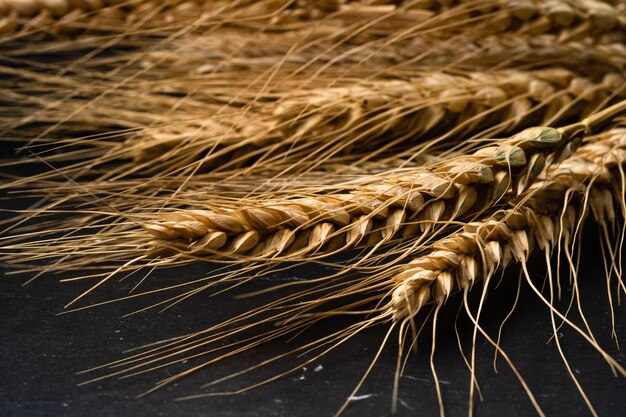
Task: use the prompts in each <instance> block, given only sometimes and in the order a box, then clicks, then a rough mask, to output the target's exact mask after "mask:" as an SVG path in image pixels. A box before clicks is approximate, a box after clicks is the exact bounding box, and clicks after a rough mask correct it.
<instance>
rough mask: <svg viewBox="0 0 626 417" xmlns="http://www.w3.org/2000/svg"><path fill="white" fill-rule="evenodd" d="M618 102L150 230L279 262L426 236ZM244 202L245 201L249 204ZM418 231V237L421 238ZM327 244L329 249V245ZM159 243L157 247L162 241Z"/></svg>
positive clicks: (165, 220)
mask: <svg viewBox="0 0 626 417" xmlns="http://www.w3.org/2000/svg"><path fill="white" fill-rule="evenodd" d="M624 103H626V102H621V103H619V104H617V105H615V106H613V107H611V108H609V109H607V110H605V111H603V112H602V113H598V114H597V115H595V116H591V118H590V119H588V120H587V121H584V122H582V124H574V125H569V126H567V127H564V128H560V129H554V128H531V129H528V130H525V131H522V132H521V133H519V134H517V135H514V136H513V137H511V138H510V139H508V140H504V141H502V142H500V143H498V144H497V145H496V146H493V147H484V148H481V149H479V150H478V151H476V152H475V153H474V154H472V155H467V156H465V155H463V156H459V157H457V158H453V159H450V160H449V161H446V162H443V163H441V164H436V165H434V166H433V167H428V166H427V167H424V168H417V169H415V170H412V171H408V172H404V173H403V175H402V176H397V177H392V178H388V179H385V178H384V177H383V178H380V177H379V178H377V180H378V182H373V183H370V184H365V185H363V186H362V187H360V188H359V189H358V190H355V191H353V192H351V193H347V194H335V195H333V194H330V195H327V196H324V197H319V198H304V199H300V200H298V199H293V200H286V201H263V202H262V203H261V205H259V206H257V207H250V208H240V209H219V208H216V209H215V210H213V211H210V210H188V211H179V212H174V213H163V214H160V215H159V217H160V218H161V219H162V221H161V222H160V223H153V224H146V225H145V226H144V227H145V228H146V230H147V231H149V232H150V233H151V234H153V235H154V236H155V237H156V238H158V239H159V240H160V241H161V242H162V244H164V246H165V247H166V248H169V249H176V250H177V251H179V252H181V253H186V252H187V253H190V254H192V255H195V256H197V255H199V254H201V253H203V252H208V253H209V254H211V253H216V252H218V253H219V250H220V248H223V247H224V248H228V249H226V253H229V252H231V253H232V252H234V253H248V252H250V253H251V255H252V256H262V257H273V258H282V256H281V255H282V254H285V256H286V257H289V258H291V257H293V256H296V255H303V254H306V255H307V256H310V254H311V253H312V252H313V253H318V254H319V253H323V252H330V253H334V252H335V251H337V250H338V248H341V249H342V250H343V249H346V248H349V247H352V246H355V245H358V244H366V245H380V244H382V243H385V242H388V241H389V240H391V239H392V238H393V237H394V236H396V235H400V234H401V235H403V236H405V237H408V236H416V235H417V236H420V235H422V236H425V235H426V236H427V235H428V233H432V230H431V227H432V225H433V224H436V223H438V222H442V223H443V222H449V221H452V220H455V219H458V218H461V217H462V216H469V215H472V214H478V213H480V212H481V211H482V210H484V209H485V208H489V207H491V206H492V205H493V204H494V203H495V202H497V201H498V200H499V199H501V198H502V197H503V196H504V194H505V193H506V192H507V191H508V190H509V189H512V191H513V192H514V193H515V194H519V193H520V192H522V191H523V190H524V189H525V188H526V187H528V186H529V185H530V184H532V182H533V181H534V179H535V178H536V177H537V175H539V173H540V172H541V171H542V170H543V168H544V166H545V164H546V161H547V159H551V158H555V159H557V160H558V159H560V158H561V155H560V154H561V153H562V152H563V151H564V149H565V147H568V150H567V151H566V153H568V152H571V148H570V147H569V146H568V145H572V146H575V145H574V143H575V142H572V141H573V140H574V139H575V138H576V139H579V138H580V134H581V131H586V132H588V133H589V132H590V131H591V130H590V129H589V128H590V127H591V126H594V125H596V123H598V122H600V121H606V119H607V117H608V118H610V117H612V116H614V115H616V114H618V113H619V112H623V111H624V110H625V109H626V107H625V105H624ZM244 204H245V202H244ZM420 232H421V233H420ZM325 244H329V247H328V248H326V250H324V249H323V248H324V245H325ZM157 245H158V243H157Z"/></svg>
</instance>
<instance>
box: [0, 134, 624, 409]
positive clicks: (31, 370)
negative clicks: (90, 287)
mask: <svg viewBox="0 0 626 417" xmlns="http://www.w3.org/2000/svg"><path fill="white" fill-rule="evenodd" d="M3 151H4V152H3V153H5V156H6V154H7V153H8V152H9V151H10V149H9V146H8V145H4V147H3ZM22 173H23V174H24V173H25V174H27V173H28V170H26V171H23V172H22ZM0 204H2V207H3V208H5V209H15V208H20V207H24V205H23V203H21V202H20V201H18V200H15V199H3V200H0ZM4 215H5V216H6V215H8V214H7V213H4ZM601 256H602V255H601V252H600V249H599V244H598V235H597V233H596V229H595V227H594V225H592V224H589V225H588V226H587V232H586V234H585V235H584V244H583V246H582V257H581V266H580V271H579V285H580V290H581V294H582V300H581V301H582V305H583V310H584V312H585V315H586V317H587V319H588V321H589V324H590V326H591V328H592V330H593V331H594V335H595V336H596V338H597V340H598V342H599V343H600V344H601V346H603V347H604V348H605V349H606V350H607V352H608V353H609V354H611V355H613V356H614V357H615V358H616V359H617V360H618V361H619V362H620V363H621V364H622V365H624V366H626V355H625V354H624V351H623V350H621V351H620V350H619V349H618V348H617V347H616V343H615V341H614V340H611V316H610V308H609V304H608V297H607V288H606V279H605V274H604V266H603V263H602V258H601ZM532 264H533V265H532V266H531V271H532V274H533V278H534V279H535V282H536V283H538V284H539V285H540V284H541V282H542V279H543V275H544V271H545V266H544V265H542V261H541V259H539V260H535V261H534V262H533V263H532ZM210 270H211V266H210V265H193V266H190V267H185V268H179V269H176V270H167V271H158V272H157V273H155V274H154V276H153V277H152V278H151V281H152V283H153V285H159V284H163V283H168V282H169V283H172V282H177V281H179V280H181V279H187V278H191V277H199V276H203V275H206V274H208V273H210ZM1 271H2V272H3V277H2V279H0V287H1V288H0V320H1V323H2V325H1V326H0V352H1V360H0V416H16V417H18V416H19V417H30V416H59V417H62V416H68V417H69V416H90V417H99V416H170V417H176V416H332V415H333V414H334V413H335V412H336V411H337V410H338V409H339V407H340V406H341V405H342V403H343V401H344V400H345V399H346V398H347V396H348V395H349V394H350V392H351V391H352V389H353V388H354V386H355V385H356V383H357V382H358V380H359V379H360V377H361V376H362V374H363V372H364V371H365V370H366V368H367V366H368V365H369V363H370V361H371V360H372V358H373V356H374V354H375V352H376V350H377V349H378V347H379V346H380V343H381V341H382V338H383V337H384V335H385V333H386V330H387V329H386V327H385V326H378V327H376V328H373V329H370V330H369V331H366V332H364V333H362V334H360V335H358V336H356V337H354V338H353V339H351V340H350V341H349V342H347V343H345V344H344V345H342V346H341V347H340V348H338V349H336V350H334V351H332V352H331V353H329V354H328V355H326V356H325V357H322V358H320V359H319V360H316V361H314V362H313V363H312V364H310V365H308V366H307V367H306V369H300V370H298V371H297V372H294V373H292V374H290V375H289V376H286V377H283V378H281V379H280V380H278V381H274V382H271V383H270V384H268V385H265V386H263V387H261V388H258V389H255V390H253V391H250V392H247V393H245V394H240V395H234V396H222V397H205V398H201V399H195V400H188V401H182V402H181V401H174V400H175V399H176V398H178V397H182V396H186V395H191V394H197V393H201V392H205V391H203V390H202V389H201V388H200V385H202V384H204V383H206V382H209V381H211V380H213V379H215V378H218V377H220V376H223V375H226V374H228V373H229V372H233V371H235V370H238V369H243V368H244V367H246V366H249V365H252V364H254V363H257V362H258V361H259V360H260V359H259V358H266V357H268V355H270V356H271V355H274V354H279V353H281V352H285V351H286V350H287V349H289V347H290V346H294V344H297V343H299V341H302V340H314V338H315V337H320V336H323V335H324V334H326V332H327V331H328V329H330V328H338V327H340V326H345V325H347V324H349V323H350V321H347V320H344V319H330V320H327V321H326V322H324V323H321V324H320V325H319V326H316V327H313V328H311V329H309V330H308V331H307V332H306V333H305V334H303V335H302V336H301V337H300V338H299V339H297V340H296V341H293V342H288V341H287V340H279V341H276V342H273V343H269V344H267V345H265V346H262V347H259V348H258V349H255V350H252V351H250V352H248V353H246V354H243V355H241V356H240V357H237V358H236V359H233V360H230V361H226V362H224V363H219V364H216V365H215V366H211V367H209V368H206V369H204V370H202V371H200V372H198V373H195V374H193V375H191V376H190V377H188V378H185V379H183V380H181V381H180V382H178V383H176V384H173V385H171V386H168V387H167V388H165V389H163V390H161V391H157V392H156V393H154V394H152V395H150V396H147V397H143V398H141V399H137V398H135V396H136V395H137V394H139V393H141V392H142V391H143V390H145V389H148V388H150V387H151V386H152V384H154V383H155V382H156V381H158V380H159V379H161V378H163V377H164V376H167V375H169V374H171V372H172V371H171V370H166V371H164V372H156V373H149V374H145V375H141V376H138V377H134V378H131V379H126V380H115V379H113V380H106V381H103V382H99V383H93V384H89V385H85V386H77V384H78V383H80V382H82V381H85V380H86V379H87V378H86V376H85V375H77V372H79V371H82V370H85V369H88V368H92V367H95V366H98V365H102V364H104V363H107V362H110V361H113V360H116V359H119V358H121V357H122V352H123V351H125V350H127V349H132V348H135V347H138V346H141V345H144V344H147V343H151V342H155V341H158V340H161V339H167V338H170V337H174V336H177V335H181V334H184V333H187V332H190V331H195V330H201V329H203V328H205V327H206V326H208V325H210V324H211V323H215V322H216V321H219V320H220V319H222V318H227V317H230V316H232V315H234V314H239V313H242V312H243V311H245V309H246V307H247V305H248V304H247V303H248V302H246V301H233V298H232V296H233V294H234V293H225V294H222V295H220V296H217V297H208V294H203V295H200V296H197V297H194V298H192V299H189V300H188V301H187V302H185V303H182V304H180V305H177V306H176V307H174V308H172V309H170V310H167V311H166V312H164V313H158V312H154V311H152V312H147V313H143V314H138V315H134V316H130V317H127V318H122V316H123V315H124V314H126V313H129V312H132V311H134V310H135V309H137V308H139V307H140V305H139V304H138V303H135V302H126V303H117V304H112V305H108V306H105V307H102V308H97V309H91V310H85V311H81V312H77V313H72V314H66V315H57V313H59V312H61V311H62V310H63V305H64V304H65V303H67V302H68V301H69V300H71V299H72V298H73V297H75V296H76V295H78V294H80V293H81V292H82V290H83V289H85V285H84V284H78V285H76V284H60V283H59V282H58V279H59V277H57V276H43V277H41V278H40V279H38V280H36V281H34V282H33V283H31V284H29V285H26V286H22V284H23V283H24V281H25V280H26V279H27V278H28V276H24V275H17V276H16V275H10V276H9V275H4V272H7V271H8V269H6V268H3V269H1ZM324 273H327V271H326V270H324V269H322V268H318V267H315V266H311V267H308V268H306V270H300V271H298V270H296V271H292V272H290V273H284V274H282V275H281V274H277V275H276V276H275V277H273V278H270V279H262V280H259V281H258V282H252V283H250V284H249V285H247V286H246V287H243V288H242V289H241V291H242V292H246V291H248V290H254V289H256V288H262V287H267V286H268V285H272V284H273V283H275V282H279V281H282V280H284V279H291V278H293V277H295V276H298V277H302V276H304V277H306V276H320V275H323V274H324ZM517 282H518V271H517V270H516V269H515V268H512V269H511V270H509V271H508V272H507V273H506V274H505V276H504V280H503V281H502V283H501V285H499V286H498V287H497V288H492V289H491V290H490V292H489V297H488V302H487V304H486V306H485V308H484V311H483V313H482V316H481V323H482V325H483V326H484V328H485V329H486V330H487V331H488V332H489V334H490V335H492V337H495V336H496V335H497V332H498V328H499V326H500V324H501V322H502V320H503V318H504V317H505V316H506V315H507V313H508V312H509V310H510V309H511V306H512V303H513V300H514V298H515V293H516V290H517ZM131 284H132V283H120V284H119V286H120V288H113V287H108V288H104V289H103V290H102V291H100V292H99V294H98V296H99V297H101V298H102V299H107V298H112V297H114V296H119V295H120V294H121V292H123V291H124V290H125V289H129V288H130V286H131ZM147 285H151V284H150V283H148V284H147ZM612 291H613V292H615V280H614V279H613V281H612ZM475 293H478V291H475ZM476 295H477V294H474V298H476ZM570 295H571V290H570V289H569V288H568V287H567V286H566V291H565V292H564V302H563V303H562V304H561V305H560V307H561V309H562V310H563V309H564V308H565V307H566V301H568V300H569V298H570ZM622 295H623V294H622ZM459 298H460V297H458V296H456V297H453V298H452V299H451V300H449V302H448V304H447V305H446V308H445V310H444V312H443V313H442V317H440V322H439V326H438V328H439V332H438V337H437V352H436V356H435V363H436V367H437V372H438V375H439V378H440V380H441V388H442V393H443V398H444V405H445V408H446V410H445V411H446V415H448V416H459V415H467V410H468V392H469V382H470V374H469V371H468V369H467V367H466V366H465V364H464V362H463V359H462V357H461V355H460V354H459V348H458V345H457V338H456V335H455V332H454V326H455V317H456V313H457V311H458V309H459V306H460V299H459ZM262 301H263V299H262V298H261V299H258V300H253V301H250V303H260V302H262ZM614 301H616V297H614ZM473 305H474V308H475V307H476V305H477V303H476V299H474V301H473ZM572 318H573V319H576V314H575V313H573V314H572ZM615 318H616V326H615V331H616V333H617V335H618V338H619V340H620V341H621V342H624V340H626V328H625V324H626V306H624V304H623V303H622V305H621V306H616V308H615ZM575 321H576V322H578V323H580V320H579V319H576V320H575ZM458 327H459V333H460V335H461V341H462V344H463V346H464V348H465V351H466V353H467V354H469V348H470V346H471V337H472V325H471V323H470V322H469V321H468V320H467V319H463V318H461V319H459V322H458ZM551 334H552V328H551V324H550V315H549V312H548V309H547V308H546V307H545V306H544V305H543V304H542V303H541V301H540V300H539V299H538V298H537V297H536V296H535V295H534V294H532V293H531V291H530V290H529V289H528V288H526V287H525V286H523V287H522V293H521V295H520V300H519V303H518V306H517V308H516V309H515V311H514V313H513V314H512V315H511V317H510V318H509V319H508V321H507V323H506V325H505V326H504V331H503V335H502V336H503V337H502V343H501V346H502V348H503V349H504V350H505V351H506V352H507V354H508V355H509V356H510V358H511V359H512V361H513V363H514V364H515V366H516V367H517V369H518V370H519V371H520V373H521V374H522V375H523V377H524V378H525V380H526V382H527V383H528V385H529V386H530V388H531V390H532V391H533V393H534V395H535V397H536V398H537V400H538V402H539V404H540V405H541V407H542V408H543V410H544V411H545V413H546V414H547V415H549V416H565V415H569V416H577V415H590V413H589V411H588V410H587V409H586V406H585V403H584V401H583V400H582V398H581V396H580V395H579V393H578V391H577V390H576V387H575V385H574V383H573V382H572V380H571V379H570V378H569V376H568V374H567V371H566V368H565V366H564V365H563V362H562V360H561V358H560V356H559V354H558V351H557V349H556V346H555V343H554V342H553V341H552V342H550V343H548V340H549V339H550V336H551ZM430 335H431V328H430V327H426V328H425V329H424V332H423V336H424V337H422V339H421V342H420V343H419V344H418V352H417V355H413V356H412V358H411V360H410V361H409V365H408V366H407V368H406V371H405V373H404V376H403V377H402V378H401V379H400V390H399V403H398V415H400V416H431V415H432V416H435V415H438V403H437V397H436V393H435V387H434V384H433V377H432V374H431V371H430V365H429V361H428V357H429V354H430V341H431V337H430ZM559 336H560V340H561V342H562V344H563V348H564V350H565V353H566V355H567V358H568V360H569V361H570V364H571V366H572V369H573V371H574V372H575V374H576V375H577V377H578V378H579V380H580V382H581V384H582V386H583V387H584V389H585V391H586V392H587V394H588V396H589V399H590V400H591V402H592V403H593V405H594V406H595V408H596V410H597V411H598V413H599V414H600V415H604V416H620V415H626V379H624V378H623V377H617V378H616V377H614V376H613V375H612V373H611V371H610V369H609V367H608V365H607V364H606V363H605V362H604V361H603V359H602V357H601V356H600V355H599V354H598V353H597V352H596V351H595V350H594V349H593V348H592V347H591V346H589V344H588V343H587V342H586V341H585V340H583V338H582V337H580V336H579V335H577V334H576V332H575V331H574V330H572V329H571V328H569V327H567V326H563V327H562V328H561V329H560V333H559ZM394 341H395V339H394ZM493 356H494V349H493V348H492V347H491V346H490V345H489V343H488V342H487V341H486V340H485V339H484V338H482V337H479V338H478V341H477V351H476V363H477V377H478V382H479V384H480V387H481V390H482V395H483V400H482V401H481V400H480V399H479V398H478V397H476V406H475V411H476V412H475V415H477V416H503V415H507V416H525V415H535V414H536V413H535V411H534V408H533V407H532V405H531V402H530V400H529V399H528V397H527V396H526V394H525V392H524V390H523V389H522V387H521V385H520V383H519V382H518V380H517V379H516V377H515V376H514V375H513V373H512V372H511V370H510V369H509V367H508V366H507V365H506V363H505V361H504V360H503V359H502V358H499V360H498V373H496V372H495V371H494V369H493V364H492V363H493ZM396 358H397V348H396V346H395V345H394V342H393V341H392V343H389V344H388V346H387V348H386V349H385V350H384V351H383V353H382V355H381V357H380V359H379V360H378V362H377V365H376V367H375V368H374V370H373V371H372V373H371V375H370V376H369V378H368V379H367V381H366V382H365V384H364V385H363V387H362V388H361V390H360V391H359V392H358V394H357V395H360V396H363V399H361V400H359V401H352V402H351V403H350V406H349V407H348V408H347V410H346V411H345V413H344V414H343V415H345V416H385V415H390V414H391V412H390V410H391V393H392V384H393V377H394V370H395V365H396ZM294 363H296V362H293V361H291V362H290V361H289V360H286V361H284V362H282V363H277V364H274V365H272V366H269V367H267V369H265V370H261V371H259V372H255V373H252V374H249V375H245V376H243V377H240V378H238V379H235V380H232V381H228V382H225V383H224V384H222V385H220V386H219V390H221V391H228V390H233V389H237V388H241V387H244V386H246V385H249V384H251V383H254V382H257V381H259V380H262V379H263V377H270V376H272V375H274V374H276V373H278V372H280V371H283V370H284V369H286V368H287V367H288V365H289V364H294ZM96 375H97V374H94V376H96Z"/></svg>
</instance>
